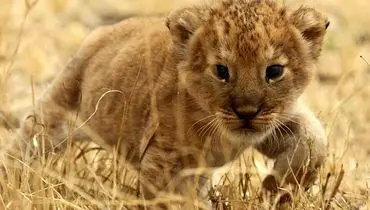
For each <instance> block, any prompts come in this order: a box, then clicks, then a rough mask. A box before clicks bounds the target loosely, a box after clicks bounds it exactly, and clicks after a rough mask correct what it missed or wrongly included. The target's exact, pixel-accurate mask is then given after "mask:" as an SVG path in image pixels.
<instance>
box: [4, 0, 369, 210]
mask: <svg viewBox="0 0 370 210" xmlns="http://www.w3.org/2000/svg"><path fill="white" fill-rule="evenodd" d="M278 2H281V3H283V4H287V5H290V6H291V7H292V8H294V7H297V6H299V5H302V4H304V5H310V6H313V7H315V8H317V9H319V10H321V11H323V12H324V13H325V14H327V15H328V17H329V19H330V22H331V25H330V28H329V30H328V35H327V38H326V41H325V46H324V49H323V52H322V57H321V59H320V63H319V65H318V70H317V72H316V76H315V79H314V81H313V82H312V84H311V85H310V86H309V88H308V90H307V91H306V93H305V94H304V100H305V101H306V102H307V103H308V104H309V105H310V107H311V108H312V109H313V110H314V111H315V113H317V114H318V116H319V117H320V119H321V120H322V121H323V122H324V124H325V127H326V129H327V135H328V138H329V151H330V152H329V155H328V161H327V163H326V165H325V167H324V169H323V170H322V177H323V178H325V177H326V175H327V173H329V172H330V173H331V174H332V176H333V177H336V176H338V173H339V170H340V168H341V166H343V169H344V171H345V173H344V178H343V181H342V182H341V185H340V187H339V190H338V191H337V192H336V196H335V198H334V201H333V203H332V204H331V207H332V208H335V209H369V207H370V204H369V203H368V201H369V193H370V190H369V184H370V165H369V164H370V83H369V82H368V79H370V64H369V63H370V17H369V16H368V15H369V14H368V13H369V11H370V1H369V0H356V1H348V0H321V1H313V0H312V1H293V0H287V1H283V0H280V1H278ZM192 4H206V1H195V0H192V1H190V0H186V1H185V0H157V1H154V0H138V1H130V0H106V1H104V3H102V2H101V1H94V0H84V1H82V0H69V1H65V0H40V1H37V0H34V1H32V0H0V109H1V110H6V112H9V113H13V114H14V117H16V118H20V117H22V116H23V115H24V113H25V112H26V111H27V110H29V109H30V108H32V104H33V99H34V98H38V97H40V96H41V95H42V92H43V91H44V90H45V89H46V88H47V85H48V84H49V83H50V81H51V80H52V79H53V77H54V76H55V75H56V74H57V73H58V72H59V71H61V70H62V69H63V66H64V65H65V64H66V62H67V61H68V59H69V58H70V56H72V55H73V53H74V52H75V51H76V49H77V48H78V46H79V44H80V43H81V41H82V40H83V39H84V37H86V36H87V34H89V32H90V31H91V30H93V29H94V28H95V27H97V26H99V25H104V24H109V23H113V22H115V21H118V20H120V19H123V18H126V17H129V16H135V15H149V14H162V13H166V12H168V11H170V10H172V9H175V8H180V7H183V6H188V5H192ZM1 123H2V124H1ZM10 123H11V122H10ZM8 130H9V126H6V125H5V123H4V122H2V120H1V119H0V143H1V144H0V148H6V147H7V145H8V144H9V139H10V136H11V132H9V131H8ZM247 156H248V155H247ZM262 162H263V161H261V164H257V166H256V168H257V171H258V172H259V173H262V174H263V173H264V172H265V171H266V170H267V167H266V166H265V164H263V163H262ZM97 168H99V167H98V166H97ZM226 170H228V171H229V169H226ZM222 171H225V170H222ZM236 173H239V171H238V172H234V174H236ZM130 179H131V178H130ZM132 179H134V178H132ZM59 181H60V180H59ZM21 182H22V181H21ZM60 182H62V183H64V184H66V183H67V184H66V185H67V188H71V186H70V185H68V183H69V180H68V179H64V180H62V181H60ZM0 183H1V185H0V186H2V187H1V188H0V190H3V192H1V191H0V209H1V208H4V209H16V208H15V206H17V208H20V207H21V206H22V205H24V206H27V207H29V208H31V207H32V205H33V204H34V203H33V202H34V200H35V198H33V197H32V195H31V194H27V193H24V192H23V191H22V189H23V188H16V187H14V186H9V183H4V182H2V180H0ZM58 183H59V182H58ZM71 183H72V182H71ZM48 186H50V185H48ZM68 186H69V187H68ZM74 192H75V193H77V194H79V195H85V194H84V192H80V191H77V192H76V191H74ZM54 193H55V194H58V193H59V194H58V196H60V197H58V196H57V195H55V194H53V196H55V198H56V199H54V200H53V202H54V203H53V204H55V203H58V205H59V206H58V207H60V208H62V209H66V208H67V207H69V208H76V209H78V208H80V209H86V208H89V207H87V206H88V205H86V206H84V205H80V204H81V203H79V201H78V199H76V198H75V197H73V198H69V197H68V196H63V195H64V194H63V192H60V191H58V190H57V191H55V192H54ZM44 196H46V197H47V196H50V194H48V193H46V194H45V195H44ZM84 198H85V199H87V200H89V198H90V197H88V196H87V195H85V197H84ZM58 199H59V200H58ZM76 200H77V201H76ZM92 200H94V199H92ZM91 202H92V203H93V204H92V206H94V205H95V207H96V206H97V207H99V206H101V205H100V204H99V202H100V201H99V200H96V199H95V201H94V202H93V201H91ZM1 206H2V207H1ZM44 207H45V206H44ZM44 207H39V206H37V209H44ZM45 208H46V207H45ZM297 208H298V207H297ZM317 208H319V207H317ZM312 209H316V207H312Z"/></svg>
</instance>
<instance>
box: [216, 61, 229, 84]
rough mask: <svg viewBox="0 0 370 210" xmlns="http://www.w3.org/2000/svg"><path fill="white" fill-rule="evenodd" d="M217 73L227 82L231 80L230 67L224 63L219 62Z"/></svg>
mask: <svg viewBox="0 0 370 210" xmlns="http://www.w3.org/2000/svg"><path fill="white" fill-rule="evenodd" d="M216 75H217V77H218V78H219V79H221V80H224V81H225V82H227V81H229V78H230V74H229V68H228V67H227V66H225V65H223V64H217V65H216Z"/></svg>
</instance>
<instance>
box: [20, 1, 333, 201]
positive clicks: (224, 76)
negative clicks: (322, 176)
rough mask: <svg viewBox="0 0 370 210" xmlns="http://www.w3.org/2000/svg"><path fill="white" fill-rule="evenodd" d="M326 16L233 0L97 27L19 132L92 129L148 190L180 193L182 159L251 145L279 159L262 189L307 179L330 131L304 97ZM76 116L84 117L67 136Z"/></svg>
mask: <svg viewBox="0 0 370 210" xmlns="http://www.w3.org/2000/svg"><path fill="white" fill-rule="evenodd" d="M327 26H328V21H327V19H326V18H325V17H323V16H322V15H321V14H320V13H319V12H317V11H316V10H314V9H311V8H303V7H302V8H299V9H298V10H295V11H289V10H287V9H286V8H284V7H282V6H279V5H278V4H277V3H275V2H273V1H269V0H264V1H248V0H226V1H223V2H221V3H216V4H215V5H213V6H211V7H208V8H204V7H202V8H201V7H199V8H198V7H192V8H186V9H182V10H178V11H175V12H173V13H171V14H170V15H169V16H168V17H166V18H154V17H153V18H133V19H128V20H125V21H122V22H120V23H117V24H115V25H111V26H104V27H101V28H99V29H97V30H95V31H94V32H93V33H92V34H91V35H90V36H89V37H88V38H87V39H86V40H85V41H84V43H83V44H82V46H81V48H80V49H79V51H78V52H77V53H76V55H75V56H74V57H73V59H72V60H71V61H70V62H69V64H68V65H67V67H66V68H65V69H64V71H63V72H62V73H61V74H60V75H59V76H58V77H57V78H56V79H55V81H54V82H53V84H52V85H51V87H50V89H49V90H48V91H47V93H46V94H45V95H44V96H43V97H42V98H41V99H40V101H39V102H38V106H37V109H36V111H35V112H36V113H34V114H33V117H28V118H27V119H26V120H25V121H24V122H23V125H22V127H21V129H20V132H21V134H22V135H23V137H24V140H27V139H31V138H33V139H35V138H36V139H41V135H40V133H43V135H44V137H46V139H47V140H48V143H47V144H45V145H44V146H45V147H46V150H47V151H48V149H50V150H56V149H62V148H63V147H64V146H65V140H66V137H70V139H72V140H74V141H76V140H78V139H79V138H86V136H89V137H90V138H91V139H92V140H93V141H95V142H97V143H98V144H101V145H104V146H105V147H106V148H107V149H111V150H112V151H113V150H114V151H118V153H119V155H120V156H121V157H122V158H124V159H126V160H127V161H129V162H130V163H131V164H132V165H133V166H134V167H136V168H137V169H138V170H139V171H140V182H141V183H143V195H144V197H145V198H146V199H151V198H154V197H155V194H156V192H157V191H168V190H170V189H174V190H175V192H177V193H180V194H181V193H184V187H186V186H185V185H186V184H184V183H186V182H183V181H179V180H183V179H185V178H186V179H187V180H192V181H195V179H194V180H193V178H192V177H185V178H184V177H182V178H181V174H182V173H181V172H182V171H183V170H184V169H194V168H198V167H219V166H222V165H224V164H226V163H228V162H230V161H232V160H234V159H235V158H237V157H238V155H239V154H240V153H241V152H242V151H243V150H245V149H246V148H247V147H249V146H253V147H255V148H257V149H258V150H259V151H260V152H262V153H263V154H265V155H267V156H269V157H271V158H274V159H276V163H275V167H274V171H273V172H272V174H271V175H270V176H268V178H267V179H266V180H265V181H264V183H263V184H264V186H265V187H266V188H269V189H271V190H274V189H275V188H276V186H274V185H277V184H278V183H281V182H285V183H293V184H298V183H300V184H303V185H304V186H309V185H310V184H312V182H313V181H314V180H315V175H316V173H317V168H318V167H319V166H320V165H321V164H322V163H323V160H324V157H325V152H326V150H325V147H326V146H325V144H326V137H325V132H324V131H323V128H322V126H321V125H320V123H319V121H318V120H317V119H316V117H315V116H314V115H313V114H312V112H311V111H310V110H309V109H307V108H306V107H305V106H304V104H302V103H301V102H299V100H298V98H299V96H300V95H301V93H302V92H303V91H304V89H305V87H306V86H307V85H308V84H309V82H310V79H311V76H312V74H313V71H314V66H315V63H316V61H317V59H318V57H319V54H320V51H321V47H322V42H323V38H324V35H325V30H326V28H327ZM76 115H78V119H79V120H80V121H79V122H82V124H77V126H78V129H74V128H72V131H73V129H74V131H73V133H72V135H70V134H71V132H70V130H71V128H70V127H69V125H70V123H69V122H68V121H70V120H71V119H73V118H71V117H70V116H76ZM40 124H42V126H38V125H40ZM28 142H30V141H28ZM28 146H29V147H31V148H32V147H33V146H32V145H31V144H30V143H29V144H28ZM23 149H26V147H25V146H24V147H23ZM304 171H306V173H303V172H304ZM304 177H305V179H304V180H302V179H303V178H304ZM176 180H177V181H176ZM274 182H276V183H275V184H274Z"/></svg>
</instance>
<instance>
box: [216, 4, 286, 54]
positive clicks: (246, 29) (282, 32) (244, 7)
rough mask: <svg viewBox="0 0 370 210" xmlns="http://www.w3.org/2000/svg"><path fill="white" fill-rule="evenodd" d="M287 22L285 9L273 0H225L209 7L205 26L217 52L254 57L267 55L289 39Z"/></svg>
mask: <svg viewBox="0 0 370 210" xmlns="http://www.w3.org/2000/svg"><path fill="white" fill-rule="evenodd" d="M288 24H290V23H289V18H288V15H287V13H286V9H285V8H284V7H281V6H280V5H278V4H277V3H275V2H273V1H269V0H253V1H252V0H228V1H223V2H222V3H220V4H219V5H217V6H215V7H214V8H213V9H212V10H211V13H210V23H209V27H210V28H213V29H212V30H214V33H216V34H215V35H216V36H215V37H217V40H216V41H215V42H214V43H217V45H218V46H215V47H216V48H218V49H219V51H221V52H223V53H233V54H235V53H236V54H237V56H242V57H243V56H245V55H246V54H248V55H251V56H252V57H254V58H255V57H260V56H264V57H266V56H267V57H271V56H272V55H271V54H272V51H273V49H274V50H275V49H276V48H279V46H281V45H282V43H283V42H286V40H288V39H289V34H290V33H289V30H290V29H289V25H288ZM230 51H233V52H230Z"/></svg>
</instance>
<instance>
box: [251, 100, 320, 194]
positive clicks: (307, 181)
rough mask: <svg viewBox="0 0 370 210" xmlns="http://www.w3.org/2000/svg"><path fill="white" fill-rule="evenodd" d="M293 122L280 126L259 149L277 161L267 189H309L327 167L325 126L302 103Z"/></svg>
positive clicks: (296, 109) (266, 184)
mask: <svg viewBox="0 0 370 210" xmlns="http://www.w3.org/2000/svg"><path fill="white" fill-rule="evenodd" d="M291 115H292V117H291V120H290V121H289V122H287V123H284V125H281V126H279V127H278V128H276V129H275V130H274V131H273V134H272V135H270V136H269V137H267V138H266V139H265V141H264V142H262V143H261V144H259V145H257V146H256V149H257V150H258V151H260V152H261V153H263V154H264V155H266V156H268V157H270V158H273V159H274V160H275V163H274V168H273V171H272V173H271V174H270V175H268V176H267V177H266V178H265V179H264V181H263V187H264V188H265V189H268V190H270V191H276V190H277V188H278V186H280V185H283V184H288V183H290V184H295V185H298V184H300V185H301V186H303V187H304V188H306V187H309V186H310V185H312V184H313V182H314V181H315V180H316V178H317V174H318V169H319V167H320V166H321V165H322V164H323V163H324V160H325V156H326V145H327V138H326V134H325V131H324V128H323V126H322V125H321V123H320V121H319V120H318V119H317V118H316V116H315V115H314V114H313V113H312V111H311V110H309V109H308V108H307V107H306V106H305V105H304V104H303V103H302V102H300V101H298V102H297V103H296V104H295V106H294V108H293V112H292V113H291Z"/></svg>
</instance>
